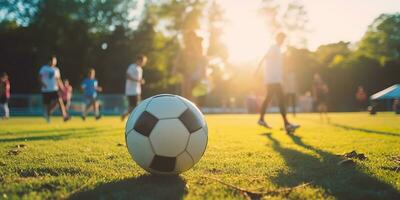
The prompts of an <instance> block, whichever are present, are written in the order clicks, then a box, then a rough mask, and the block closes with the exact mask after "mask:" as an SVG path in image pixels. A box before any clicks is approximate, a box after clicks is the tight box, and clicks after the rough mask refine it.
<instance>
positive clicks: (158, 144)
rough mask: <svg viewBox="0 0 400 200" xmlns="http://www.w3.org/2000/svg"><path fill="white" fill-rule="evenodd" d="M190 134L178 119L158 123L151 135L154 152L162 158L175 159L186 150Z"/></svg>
mask: <svg viewBox="0 0 400 200" xmlns="http://www.w3.org/2000/svg"><path fill="white" fill-rule="evenodd" d="M188 139H189V132H188V131H187V129H186V128H185V126H184V125H183V124H182V122H181V121H179V120H178V119H164V120H160V121H158V123H157V124H156V126H155V127H154V128H153V131H152V132H151V134H150V141H151V144H152V145H153V148H154V151H155V153H156V154H157V155H160V156H169V157H175V156H177V155H179V154H180V153H181V152H183V151H184V150H185V147H186V144H187V142H188Z"/></svg>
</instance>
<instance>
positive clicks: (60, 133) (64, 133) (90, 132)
mask: <svg viewBox="0 0 400 200" xmlns="http://www.w3.org/2000/svg"><path fill="white" fill-rule="evenodd" d="M109 131H114V130H113V129H92V128H84V129H76V128H72V129H64V130H56V131H54V132H51V131H44V132H43V133H45V134H46V135H36V132H34V133H35V134H33V136H32V135H31V132H29V131H28V132H26V133H25V134H26V135H22V137H15V138H0V143H7V142H28V141H41V140H65V139H72V138H84V137H93V136H94V135H98V134H102V133H106V132H109Z"/></svg>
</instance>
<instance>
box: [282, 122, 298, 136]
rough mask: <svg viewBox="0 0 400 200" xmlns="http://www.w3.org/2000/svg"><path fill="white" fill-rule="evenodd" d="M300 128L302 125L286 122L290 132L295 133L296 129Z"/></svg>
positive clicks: (286, 128)
mask: <svg viewBox="0 0 400 200" xmlns="http://www.w3.org/2000/svg"><path fill="white" fill-rule="evenodd" d="M298 128H300V125H297V124H286V125H285V130H286V132H287V133H288V134H293V133H294V132H295V131H296V129H298Z"/></svg>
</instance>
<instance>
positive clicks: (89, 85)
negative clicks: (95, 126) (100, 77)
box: [81, 68, 103, 120]
mask: <svg viewBox="0 0 400 200" xmlns="http://www.w3.org/2000/svg"><path fill="white" fill-rule="evenodd" d="M81 88H82V90H83V95H84V97H85V101H86V102H85V104H86V105H85V108H84V109H83V112H82V119H83V120H86V116H87V113H88V111H89V109H90V108H91V107H92V108H93V111H94V116H95V119H96V120H99V119H100V118H101V114H100V110H99V101H98V94H97V93H98V92H101V91H102V90H103V89H102V88H101V87H99V86H98V81H97V80H96V71H95V70H94V69H93V68H91V69H90V70H89V73H88V77H87V78H86V79H85V80H83V82H82V84H81Z"/></svg>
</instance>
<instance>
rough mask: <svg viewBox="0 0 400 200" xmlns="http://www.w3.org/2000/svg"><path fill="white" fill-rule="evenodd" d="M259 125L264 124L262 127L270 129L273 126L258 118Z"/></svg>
mask: <svg viewBox="0 0 400 200" xmlns="http://www.w3.org/2000/svg"><path fill="white" fill-rule="evenodd" d="M257 123H258V125H260V126H262V127H265V128H268V129H271V128H272V127H270V126H269V125H268V124H267V122H265V121H264V120H258V122H257Z"/></svg>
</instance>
